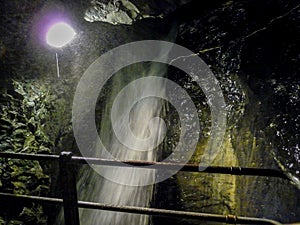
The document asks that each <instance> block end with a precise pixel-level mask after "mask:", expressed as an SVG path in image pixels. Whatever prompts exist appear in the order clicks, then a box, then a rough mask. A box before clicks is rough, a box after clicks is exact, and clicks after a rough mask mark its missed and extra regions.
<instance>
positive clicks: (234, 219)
mask: <svg viewBox="0 0 300 225" xmlns="http://www.w3.org/2000/svg"><path fill="white" fill-rule="evenodd" d="M0 198H6V199H8V200H16V199H20V200H22V201H23V202H36V203H48V204H56V205H62V204H63V199H60V198H49V197H40V196H28V195H15V194H8V193H1V192H0ZM77 205H78V206H79V207H80V208H88V209H98V210H107V211H116V212H127V213H135V214H145V215H156V216H171V217H178V218H184V219H199V220H206V221H214V222H222V223H227V224H237V223H246V224H257V223H259V224H273V225H282V223H279V222H277V221H275V220H270V219H265V218H255V217H243V216H236V215H230V214H229V215H220V214H212V213H199V212H190V211H178V210H168V209H157V208H145V207H136V206H120V205H112V204H104V203H96V202H85V201H78V203H77Z"/></svg>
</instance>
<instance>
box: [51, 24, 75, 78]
mask: <svg viewBox="0 0 300 225" xmlns="http://www.w3.org/2000/svg"><path fill="white" fill-rule="evenodd" d="M75 35H76V33H75V31H74V29H73V28H72V27H71V26H70V25H69V24H66V23H64V22H59V23H56V24H54V25H52V26H51V27H50V29H49V30H48V32H47V35H46V42H47V44H48V45H50V46H52V47H55V48H61V47H63V46H65V45H66V44H68V43H69V42H70V41H72V39H73V38H74V36H75ZM55 57H56V71H57V77H59V76H60V75H59V74H60V73H59V65H58V56H57V53H55Z"/></svg>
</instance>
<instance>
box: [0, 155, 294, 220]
mask: <svg viewBox="0 0 300 225" xmlns="http://www.w3.org/2000/svg"><path fill="white" fill-rule="evenodd" d="M0 158H6V159H8V158H11V159H27V160H47V161H58V162H59V167H60V173H63V176H62V179H64V181H63V185H64V188H63V191H64V193H63V199H60V198H49V197H40V196H30V195H15V194H8V193H0V198H10V199H15V200H20V199H21V200H23V202H24V201H25V202H26V201H30V202H40V203H49V204H63V208H64V218H65V223H66V225H79V213H78V207H80V208H89V209H100V210H109V211H118V212H127V213H137V214H147V215H161V216H172V217H181V218H187V219H201V220H206V221H215V222H223V223H228V224H237V223H245V224H257V223H259V224H273V225H281V223H279V222H277V221H274V220H270V219H264V218H254V217H240V216H235V215H219V214H209V213H198V212H189V211H176V210H167V209H156V208H145V207H135V206H116V205H108V204H103V203H95V202H84V201H78V200H77V190H76V178H75V175H74V173H73V167H72V166H73V165H74V164H88V163H89V164H96V165H103V166H118V167H136V166H139V167H140V168H149V167H145V166H150V165H151V169H164V170H178V169H179V170H180V171H188V172H200V173H221V174H231V175H250V176H268V177H270V176H271V177H278V178H283V179H288V180H289V177H288V176H286V175H285V174H284V173H283V171H280V170H275V169H266V168H243V167H221V166H209V167H206V168H204V167H203V168H201V167H200V168H199V166H198V165H194V164H178V163H171V162H148V161H133V160H108V159H100V158H92V157H79V156H73V155H72V153H71V152H62V153H61V154H60V155H50V154H28V153H11V152H0Z"/></svg>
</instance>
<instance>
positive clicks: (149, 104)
mask: <svg viewBox="0 0 300 225" xmlns="http://www.w3.org/2000/svg"><path fill="white" fill-rule="evenodd" d="M165 73H166V65H164V64H158V63H139V64H134V65H130V66H128V67H126V68H124V69H122V70H121V71H119V72H118V73H117V74H116V75H115V76H114V77H113V78H112V79H111V83H110V84H109V87H108V89H109V94H108V96H107V99H106V100H105V106H104V108H102V110H101V111H102V112H101V118H100V120H101V121H100V122H99V124H100V125H99V136H100V138H101V140H102V142H103V144H104V146H105V147H106V149H108V151H109V152H110V154H111V155H113V156H114V157H115V159H118V160H144V161H157V147H156V146H157V145H158V144H160V143H159V142H160V140H159V138H158V137H159V136H160V134H162V133H163V132H164V126H163V125H162V124H161V122H159V123H151V120H152V119H153V118H155V117H163V114H164V113H163V112H164V111H165V110H164V109H165V103H164V101H163V100H162V99H159V98H155V97H148V98H144V99H141V101H139V102H137V103H136V104H135V105H131V104H132V99H136V98H137V97H139V96H143V93H144V92H145V91H147V90H146V89H147V88H150V89H153V86H148V87H146V88H145V87H144V86H141V87H139V86H136V87H134V89H131V91H130V92H129V91H128V90H127V91H126V90H125V91H124V92H123V95H122V96H121V104H119V105H117V106H115V108H114V109H113V110H114V113H115V114H114V115H115V118H116V119H117V121H118V122H117V123H115V124H116V126H117V127H116V128H115V127H114V128H113V127H112V121H111V110H112V105H113V103H114V100H115V98H116V95H117V94H118V93H119V92H120V91H121V89H122V88H124V86H126V85H127V84H128V83H129V82H131V81H133V80H136V79H138V78H141V77H146V76H164V75H165ZM155 90H156V92H157V93H156V94H157V95H158V96H164V95H165V88H164V83H162V82H161V81H160V80H157V81H156V83H155ZM102 105H104V104H103V102H101V106H102ZM128 108H131V110H130V115H129V128H130V132H129V131H128V129H126V127H127V125H128V124H127V118H126V116H127V115H126V113H125V114H124V111H126V110H127V109H128ZM115 130H121V133H120V134H119V135H121V139H122V140H123V141H122V140H119V138H120V136H118V137H116V135H115ZM131 132H132V133H131ZM131 134H133V135H131ZM144 139H148V140H149V139H151V141H150V142H149V141H147V142H143V141H141V140H144ZM124 140H125V141H124ZM124 142H126V143H129V145H130V146H128V145H126V144H124ZM153 146H155V147H154V148H153ZM94 156H97V157H102V158H103V155H101V154H100V155H99V154H98V153H96V155H94ZM104 157H105V156H104ZM98 169H100V170H101V175H102V176H104V177H112V178H113V180H110V179H106V178H103V177H101V176H100V175H99V174H98V173H96V172H94V171H93V170H91V169H89V168H87V167H84V168H82V173H81V174H80V178H79V181H78V185H77V188H78V198H79V199H81V200H85V201H92V202H100V203H106V204H114V205H132V206H142V207H148V206H149V204H150V201H151V199H152V194H153V186H152V185H146V186H145V184H148V183H154V180H155V171H154V170H149V169H140V168H101V167H100V166H99V168H98ZM80 221H81V224H86V225H89V224H91V225H92V224H93V225H94V224H99V225H100V224H103V225H109V224H111V225H116V224H132V225H135V224H136V225H142V224H148V222H149V216H146V215H135V214H128V213H119V212H110V211H99V210H98V211H97V210H88V209H82V210H81V211H80Z"/></svg>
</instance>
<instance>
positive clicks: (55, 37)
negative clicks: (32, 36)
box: [46, 22, 76, 48]
mask: <svg viewBox="0 0 300 225" xmlns="http://www.w3.org/2000/svg"><path fill="white" fill-rule="evenodd" d="M75 35H76V33H75V31H74V30H73V28H72V27H71V26H70V25H69V24H66V23H64V22H60V23H56V24H54V25H53V26H52V27H50V29H49V30H48V32H47V36H46V41H47V44H48V45H50V46H52V47H55V48H61V47H63V46H64V45H66V44H68V43H69V42H70V41H71V40H72V39H73V38H74V36H75Z"/></svg>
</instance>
